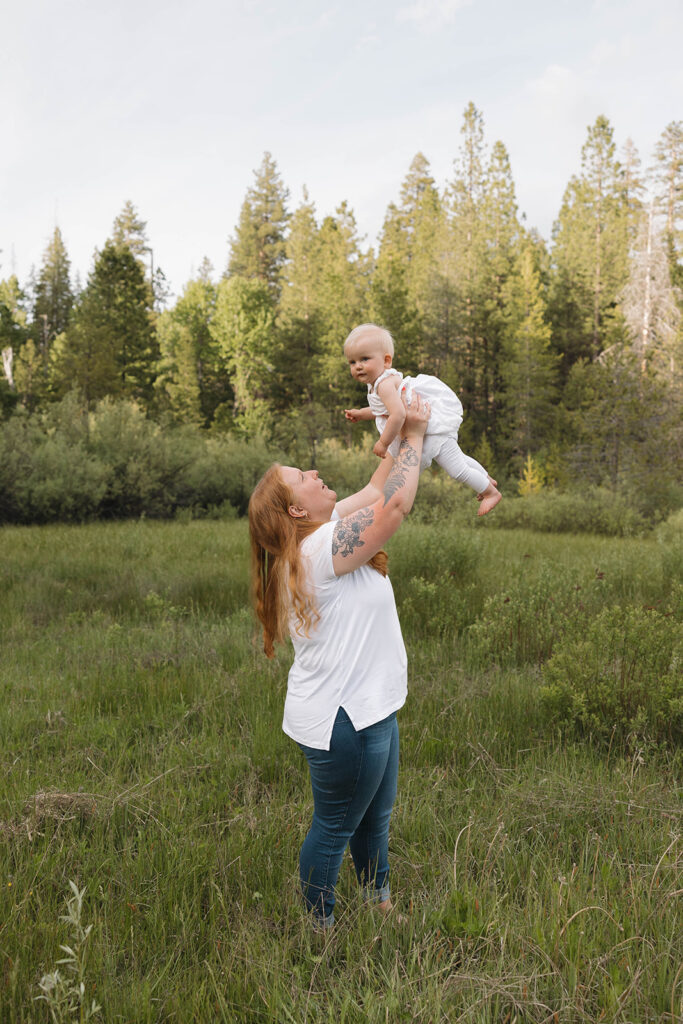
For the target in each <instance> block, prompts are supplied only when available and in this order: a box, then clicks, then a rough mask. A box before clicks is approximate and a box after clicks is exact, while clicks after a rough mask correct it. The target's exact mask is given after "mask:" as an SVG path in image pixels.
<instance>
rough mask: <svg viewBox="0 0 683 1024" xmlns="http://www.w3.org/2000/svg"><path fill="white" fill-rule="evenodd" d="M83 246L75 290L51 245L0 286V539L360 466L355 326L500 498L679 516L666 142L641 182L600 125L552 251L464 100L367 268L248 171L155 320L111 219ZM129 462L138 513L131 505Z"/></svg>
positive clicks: (370, 252)
mask: <svg viewBox="0 0 683 1024" xmlns="http://www.w3.org/2000/svg"><path fill="white" fill-rule="evenodd" d="M1 242H2V240H1V239H0V244H1ZM93 242H94V244H97V245H98V248H97V249H96V251H95V256H94V259H93V264H92V267H91V269H90V272H89V274H88V277H87V280H86V281H85V282H84V283H82V282H79V281H78V280H77V279H74V275H73V274H72V270H71V264H70V259H69V256H68V252H67V249H66V246H65V243H64V239H63V236H62V234H61V232H60V229H59V227H56V228H55V229H54V233H53V235H52V237H51V239H50V241H49V244H48V245H47V248H46V250H45V253H44V257H43V260H42V264H41V265H40V267H38V268H36V269H34V271H33V272H32V273H31V275H30V278H29V279H28V280H27V281H23V282H22V281H19V280H18V279H17V277H16V276H15V275H11V276H8V277H5V278H4V279H3V280H0V348H1V349H2V357H3V374H2V375H0V417H1V420H2V422H0V521H2V522H40V521H49V520H51V519H67V520H68V519H83V518H88V517H92V516H126V515H139V514H141V513H142V512H146V513H149V514H158V515H168V514H174V513H176V512H177V511H178V509H179V508H195V509H197V508H199V507H201V508H204V509H206V508H209V507H211V508H214V509H215V508H220V507H224V508H226V509H230V510H234V509H236V510H237V511H244V501H245V493H247V492H248V488H249V487H250V486H251V483H252V482H253V481H252V479H251V476H250V472H251V470H252V469H253V472H260V471H261V470H262V467H263V466H264V465H266V464H267V463H268V461H269V460H270V459H271V458H272V457H273V455H276V456H280V457H287V458H289V459H291V460H293V461H296V462H297V463H298V464H301V465H321V460H322V462H324V458H325V454H326V453H327V456H328V461H329V454H330V452H331V451H334V452H337V453H338V454H339V456H340V459H341V458H342V455H343V453H344V452H348V451H349V450H350V449H352V448H353V449H354V450H356V448H357V447H358V446H360V447H363V446H364V448H365V451H366V452H367V448H368V445H367V439H368V438H369V436H370V434H371V433H373V435H374V427H373V426H372V424H370V425H369V426H368V425H365V426H356V427H353V428H352V427H351V425H350V424H349V423H347V422H346V421H345V419H344V416H343V410H344V408H345V407H348V406H356V405H359V404H363V403H364V396H363V395H362V394H361V393H360V391H359V388H358V385H357V384H356V383H355V382H354V381H352V379H351V377H350V375H349V373H348V369H347V367H346V364H345V361H344V359H343V354H342V343H343V340H344V338H345V336H346V335H347V333H348V332H349V330H350V329H351V328H352V327H354V326H355V325H357V324H359V323H363V322H366V321H373V322H376V323H380V324H382V325H384V326H386V327H387V328H389V330H390V331H391V332H392V334H393V335H394V338H395V341H396V355H395V359H394V365H395V366H397V367H398V368H399V369H400V370H402V371H403V372H404V373H417V372H426V373H432V374H436V375H438V376H439V377H441V378H442V379H443V380H444V381H445V382H446V383H447V384H449V385H450V386H451V387H452V388H453V389H454V390H455V391H456V392H457V393H458V395H459V396H460V398H461V401H462V403H463V406H464V410H465V420H464V423H463V426H462V428H461V431H460V443H461V446H462V448H463V450H464V451H466V452H468V453H470V454H472V455H474V456H475V457H476V458H478V459H479V460H480V461H481V462H482V463H483V464H484V465H485V466H487V468H490V470H491V472H495V473H496V475H497V476H498V477H499V479H501V480H502V481H503V482H504V483H505V484H506V485H507V487H508V493H509V494H517V493H518V492H519V493H521V494H534V493H536V492H541V491H543V492H546V493H554V494H563V493H571V492H579V491H581V492H584V493H589V492H591V490H592V491H593V493H597V491H596V489H598V491H600V492H601V493H604V494H607V493H609V494H611V495H613V496H618V498H619V500H621V501H623V502H626V503H627V504H629V506H630V507H631V508H633V509H636V510H637V512H638V514H639V515H640V516H642V517H644V520H649V521H650V522H652V523H654V522H656V521H657V520H658V519H661V518H664V517H666V516H667V515H669V514H670V513H671V512H672V511H675V510H676V509H677V508H678V507H679V506H680V505H681V504H682V503H683V502H682V500H681V499H682V496H683V488H682V487H681V483H680V481H681V479H682V474H681V462H682V459H681V455H682V448H683V443H682V442H683V432H682V429H681V426H682V423H681V391H682V388H683V376H682V368H683V319H682V317H681V312H682V311H683V121H675V122H672V123H670V124H669V125H667V126H665V127H664V128H663V130H662V132H661V135H660V136H659V140H658V142H657V144H656V147H655V150H654V152H653V153H651V154H649V155H648V158H647V159H646V160H644V161H641V157H640V156H639V154H638V152H637V150H636V148H635V146H634V144H633V142H632V141H631V140H630V139H627V140H625V141H623V142H622V141H620V140H616V139H615V137H614V130H613V128H612V126H611V124H610V122H609V121H608V119H607V118H606V117H604V116H599V117H597V119H596V120H595V122H594V124H592V125H590V126H589V127H588V129H587V132H586V137H585V142H584V145H583V147H582V149H581V152H580V153H577V157H576V171H575V173H574V174H573V175H572V177H571V178H570V180H569V182H568V183H567V186H566V189H565V192H564V196H563V199H562V203H561V207H560V209H559V210H558V212H557V217H556V220H555V223H554V226H553V230H552V236H551V238H549V239H544V238H543V237H541V236H540V234H539V233H538V232H537V231H536V230H535V229H533V228H529V227H528V226H527V224H526V223H525V217H524V216H523V215H522V214H521V213H520V211H519V209H518V205H517V201H516V196H515V183H514V180H513V176H512V171H511V166H510V161H509V157H508V152H507V150H506V147H505V145H504V143H503V142H502V141H499V140H496V141H493V142H491V141H490V140H488V139H487V138H486V133H485V125H484V118H483V115H482V113H481V111H480V110H479V109H478V108H477V107H476V106H475V105H474V104H473V103H470V104H469V105H468V106H467V108H466V110H465V111H464V118H463V123H462V127H461V132H460V140H459V145H458V148H457V152H456V153H455V155H454V161H453V170H452V177H451V179H450V180H449V181H448V182H447V183H446V184H445V185H444V186H443V187H439V186H438V185H437V183H436V182H435V179H434V177H433V176H432V173H431V170H430V163H429V160H428V159H427V157H426V156H424V155H423V154H422V153H417V155H416V156H415V157H414V159H413V161H412V163H411V164H410V167H409V168H408V169H407V172H406V174H405V177H404V180H403V184H402V186H401V189H400V194H399V195H398V196H397V197H395V198H394V200H393V201H391V202H390V203H389V205H388V207H387V210H386V215H385V218H384V224H383V227H382V230H381V233H380V237H379V238H378V240H377V243H376V245H374V246H367V245H366V244H365V242H364V240H363V239H362V238H361V237H360V236H359V232H358V228H357V224H356V220H355V218H354V213H353V210H352V209H351V208H350V206H349V204H348V203H347V202H346V201H341V202H340V204H339V206H338V207H337V209H336V210H335V211H334V213H329V214H326V215H325V216H322V217H321V216H319V215H318V213H317V211H316V209H315V206H314V203H313V201H312V200H311V199H310V197H309V195H308V194H307V193H306V191H304V194H303V197H302V199H301V202H300V203H299V205H298V206H297V205H295V204H294V203H293V202H292V199H291V196H290V192H289V189H288V188H287V186H286V183H285V182H284V181H283V180H282V177H281V175H280V172H279V170H278V167H277V163H276V161H275V159H274V158H273V157H272V156H271V154H270V153H265V155H264V157H263V160H262V163H261V165H260V166H259V167H258V169H257V170H256V171H255V172H254V179H253V183H252V185H251V187H250V188H249V189H248V191H247V193H246V196H245V198H244V201H243V204H242V207H241V212H240V216H239V220H238V223H237V224H236V225H235V227H234V229H233V233H232V236H231V237H230V239H229V242H228V246H227V248H226V263H225V267H223V268H219V270H218V271H216V270H214V268H213V267H212V266H211V264H210V263H209V262H208V261H207V260H204V262H203V263H202V264H201V266H200V268H199V271H198V273H197V274H196V276H194V277H193V279H192V280H190V281H188V282H187V283H186V284H185V286H184V288H183V289H182V292H181V294H179V295H178V297H177V299H174V300H173V301H171V297H170V292H169V288H168V284H167V282H166V279H165V277H164V274H163V271H162V270H161V269H160V268H159V267H156V268H155V267H154V255H153V240H151V239H149V238H148V236H147V229H146V223H145V221H144V220H143V219H142V216H141V214H140V213H139V212H138V210H137V208H136V207H135V205H134V204H133V202H130V201H128V202H126V204H125V205H124V207H123V209H122V210H121V212H120V213H119V214H118V216H116V218H115V220H114V223H113V228H112V232H111V236H110V237H109V238H108V239H106V240H104V241H103V242H102V241H101V240H93ZM152 452H153V453H154V454H150V453H152ZM117 460H118V462H117ZM155 460H156V462H155ZM342 461H343V460H342ZM124 463H125V467H124V468H121V467H122V466H124ZM152 463H154V464H155V466H156V469H155V472H156V477H155V479H156V480H157V485H155V486H156V488H157V489H156V491H155V496H154V497H153V499H152V498H150V497H149V495H147V497H145V496H144V487H143V485H142V483H140V486H139V487H138V491H137V492H135V487H134V486H133V483H132V481H133V477H134V476H135V473H137V475H138V478H140V480H141V479H142V478H143V477H146V478H147V479H148V480H149V479H151V477H152V476H154V473H152V472H151V469H150V466H151V465H152ZM247 464H248V466H247ZM340 464H341V462H340ZM371 464H372V462H370V465H371ZM250 467H251V468H250ZM253 472H252V474H251V475H252V476H253ZM238 477H239V480H241V481H242V483H243V487H242V490H241V491H240V490H239V487H237V491H235V487H236V486H237V485H236V483H235V481H236V479H237V478H238ZM228 478H230V481H231V482H230V485H229V486H228V483H227V482H226V481H228ZM220 480H222V481H223V483H222V484H221V483H220ZM330 482H331V483H332V484H333V485H335V484H337V485H339V484H344V483H348V484H349V485H350V484H351V481H350V480H349V481H345V480H341V481H340V480H331V481H330ZM230 487H232V488H233V490H232V491H230ZM133 492H135V493H137V494H138V497H137V498H134V499H133V498H131V494H133Z"/></svg>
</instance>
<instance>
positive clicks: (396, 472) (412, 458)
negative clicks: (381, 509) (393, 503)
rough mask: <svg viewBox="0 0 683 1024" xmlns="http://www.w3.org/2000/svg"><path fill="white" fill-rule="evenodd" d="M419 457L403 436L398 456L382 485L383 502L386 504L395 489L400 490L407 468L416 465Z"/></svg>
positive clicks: (394, 492) (404, 480)
mask: <svg viewBox="0 0 683 1024" xmlns="http://www.w3.org/2000/svg"><path fill="white" fill-rule="evenodd" d="M418 462H419V459H418V457H417V452H416V451H415V449H414V448H413V446H412V445H411V443H410V441H409V440H408V439H407V438H406V437H404V438H403V440H402V441H401V447H400V448H399V450H398V458H397V459H396V461H395V462H394V464H393V466H392V467H391V471H390V473H389V476H388V477H387V482H386V483H385V485H384V491H383V492H382V493H383V494H384V504H385V505H386V504H387V502H388V501H389V499H390V498H391V497H392V496H393V495H394V494H396V491H400V489H401V488H402V487H403V485H404V483H405V482H406V476H407V475H408V470H409V469H410V468H411V467H413V466H417V464H418Z"/></svg>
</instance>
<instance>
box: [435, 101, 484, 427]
mask: <svg viewBox="0 0 683 1024" xmlns="http://www.w3.org/2000/svg"><path fill="white" fill-rule="evenodd" d="M461 135H462V137H463V141H462V144H461V147H460V152H459V155H458V157H457V159H456V161H455V172H456V173H455V177H454V179H453V181H452V182H451V185H450V210H451V217H450V224H449V233H448V240H447V244H446V254H447V255H446V259H445V271H446V276H447V278H448V281H449V284H450V285H451V288H452V290H453V293H454V295H455V305H454V310H453V314H454V315H453V316H452V319H451V321H450V323H449V328H450V330H448V332H447V334H446V335H445V336H444V338H443V342H444V343H445V345H446V346H448V348H447V349H446V351H444V353H443V368H442V369H441V371H440V375H442V376H443V378H444V379H445V380H446V382H447V383H449V384H451V385H452V386H453V387H454V388H455V390H456V391H457V392H458V394H459V396H460V399H461V401H462V404H463V407H464V409H465V412H466V420H465V425H464V430H465V433H466V434H468V435H469V441H468V443H472V442H473V441H474V437H475V436H478V435H479V434H480V433H481V432H482V430H483V429H484V427H485V425H486V420H487V410H486V409H485V407H484V402H483V401H482V392H483V388H482V379H483V375H484V365H485V358H484V344H485V343H484V341H483V338H484V336H485V334H486V300H487V287H486V286H487V267H486V258H487V252H486V222H485V218H484V215H483V211H484V202H485V198H486V170H485V165H486V150H485V145H484V121H483V117H482V115H481V112H480V111H479V110H477V108H476V107H475V105H474V104H473V103H470V104H468V106H467V108H466V109H465V114H464V119H463V125H462V128H461Z"/></svg>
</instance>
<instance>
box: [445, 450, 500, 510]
mask: <svg viewBox="0 0 683 1024" xmlns="http://www.w3.org/2000/svg"><path fill="white" fill-rule="evenodd" d="M434 461H435V462H436V463H437V464H438V465H439V466H441V467H442V469H445V470H446V472H447V473H448V475H449V476H452V477H453V479H454V480H460V481H461V482H462V483H464V484H467V486H468V487H471V488H472V490H473V491H474V492H475V493H476V495H477V500H478V501H479V515H480V516H484V515H486V513H487V512H490V511H491V509H492V508H494V507H495V506H496V505H497V504H498V502H499V501H500V498H501V495H500V491H498V490H497V488H496V481H495V480H493V479H492V478H491V477H490V476H489V475H488V473H487V472H486V470H485V469H484V467H483V466H482V465H480V464H479V463H478V462H477V460H476V459H473V458H472V457H471V456H470V455H465V453H464V452H463V451H462V450H461V448H460V446H459V444H458V442H457V441H456V440H455V438H453V437H447V438H446V439H445V441H444V443H443V444H442V446H441V448H440V449H439V452H438V454H437V455H436V457H435V460H434Z"/></svg>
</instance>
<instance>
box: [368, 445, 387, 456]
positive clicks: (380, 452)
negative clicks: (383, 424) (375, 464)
mask: <svg viewBox="0 0 683 1024" xmlns="http://www.w3.org/2000/svg"><path fill="white" fill-rule="evenodd" d="M372 451H373V453H374V454H375V455H377V456H378V457H379V458H380V459H384V458H386V454H387V446H386V445H385V444H382V442H381V441H376V442H375V447H374V448H373V449H372Z"/></svg>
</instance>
